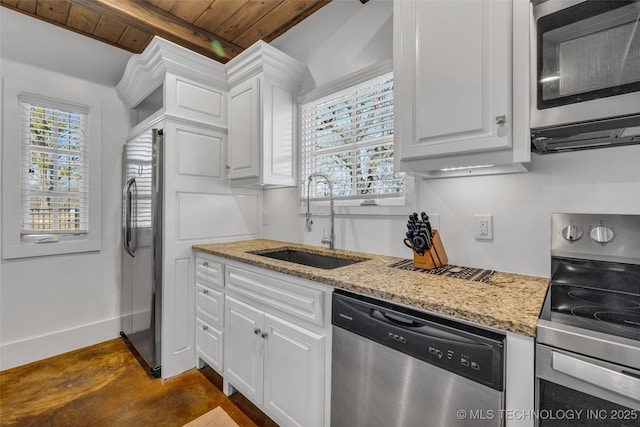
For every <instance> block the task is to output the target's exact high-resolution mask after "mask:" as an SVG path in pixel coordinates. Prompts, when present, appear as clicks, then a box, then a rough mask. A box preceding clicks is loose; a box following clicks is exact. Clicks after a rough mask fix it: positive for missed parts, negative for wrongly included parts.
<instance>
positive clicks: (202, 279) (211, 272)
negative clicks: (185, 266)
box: [196, 253, 224, 287]
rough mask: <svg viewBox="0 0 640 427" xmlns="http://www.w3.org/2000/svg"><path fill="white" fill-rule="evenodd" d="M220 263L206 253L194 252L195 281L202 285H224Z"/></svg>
mask: <svg viewBox="0 0 640 427" xmlns="http://www.w3.org/2000/svg"><path fill="white" fill-rule="evenodd" d="M223 278H224V276H223V266H222V264H220V263H218V262H216V261H213V260H212V259H211V258H209V257H208V256H207V255H206V254H200V253H198V254H196V282H197V283H200V284H203V285H214V286H220V287H222V286H224V281H223Z"/></svg>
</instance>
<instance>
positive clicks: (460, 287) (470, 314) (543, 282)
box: [193, 239, 549, 337]
mask: <svg viewBox="0 0 640 427" xmlns="http://www.w3.org/2000/svg"><path fill="white" fill-rule="evenodd" d="M276 248H277V249H281V248H288V249H302V250H305V251H307V252H314V253H318V254H330V255H334V256H339V257H341V258H351V259H366V261H363V262H359V263H356V264H352V265H348V266H345V267H340V268H336V269H333V270H323V269H320V268H315V267H308V266H305V265H299V264H294V263H290V262H286V261H280V260H276V259H271V258H266V257H263V256H260V255H256V254H253V253H250V252H259V251H268V250H269V249H276ZM193 249H194V250H198V251H202V252H205V253H209V254H212V255H216V256H220V257H223V258H227V259H230V260H235V261H240V262H243V263H246V264H251V265H255V266H258V267H263V268H266V269H269V270H273V271H277V272H280V273H285V274H289V275H291V276H295V277H300V278H303V279H308V280H312V281H315V282H320V283H324V284H327V285H330V286H333V287H336V288H340V289H344V290H347V291H354V292H358V293H361V294H365V295H369V296H372V297H377V298H381V299H385V300H390V301H395V302H398V303H401V304H405V305H409V306H413V307H417V308H422V309H424V310H427V311H431V312H434V313H440V314H444V315H449V316H453V317H456V318H459V319H464V320H468V321H471V322H474V323H478V324H480V325H485V326H489V327H492V328H496V329H501V330H504V331H509V332H514V333H518V334H522V335H527V336H531V337H533V336H535V332H536V322H537V321H538V316H539V314H540V309H541V307H542V303H543V300H544V296H545V292H546V290H547V285H548V283H549V279H547V278H542V277H533V276H525V275H519V274H510V273H503V272H496V273H494V274H493V275H492V276H491V277H490V278H489V280H488V281H487V283H483V282H476V281H470V280H465V279H458V278H452V277H447V276H438V275H434V274H428V273H424V272H419V271H409V270H403V269H399V268H392V267H389V266H390V265H391V264H394V263H396V262H399V261H402V258H396V257H390V256H383V255H375V254H368V253H362V252H353V251H344V250H339V249H335V250H330V249H326V248H323V247H318V246H309V245H301V244H295V243H290V242H280V241H275V240H264V239H261V240H244V241H238V242H229V243H212V244H202V245H194V246H193Z"/></svg>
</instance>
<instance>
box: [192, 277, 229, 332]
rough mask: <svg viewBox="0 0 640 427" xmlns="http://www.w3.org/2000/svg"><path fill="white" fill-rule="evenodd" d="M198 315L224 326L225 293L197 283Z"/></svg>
mask: <svg viewBox="0 0 640 427" xmlns="http://www.w3.org/2000/svg"><path fill="white" fill-rule="evenodd" d="M196 316H198V317H201V318H203V319H204V320H206V321H208V322H209V323H212V324H214V325H216V326H222V325H223V320H224V294H223V293H222V292H218V291H216V290H214V289H211V288H208V287H207V286H203V285H201V284H200V283H196Z"/></svg>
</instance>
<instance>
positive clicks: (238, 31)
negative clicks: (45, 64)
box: [0, 0, 366, 63]
mask: <svg viewBox="0 0 640 427" xmlns="http://www.w3.org/2000/svg"><path fill="white" fill-rule="evenodd" d="M330 1H331V0H262V1H256V0H0V4H1V5H2V6H4V7H7V8H9V9H13V10H16V11H18V12H22V13H24V14H26V15H29V16H32V17H34V18H37V19H40V20H43V21H46V22H49V23H52V24H55V25H58V26H60V27H63V28H66V29H68V30H71V31H74V32H76V33H79V34H82V35H84V36H87V37H91V38H93V39H97V40H100V41H102V42H105V43H108V44H111V45H114V46H117V47H119V48H122V49H124V50H127V51H129V52H133V53H141V52H142V51H143V50H144V49H145V48H146V47H147V45H148V44H149V42H150V41H151V39H152V38H153V37H154V36H156V35H157V36H160V37H162V38H164V39H166V40H169V41H172V42H174V43H176V44H178V45H180V46H183V47H185V48H187V49H190V50H192V51H195V52H198V53H200V54H202V55H204V56H207V57H209V58H212V59H215V60H216V61H219V62H222V63H226V62H227V61H229V60H230V59H232V58H234V57H235V56H237V55H238V54H239V53H241V52H242V51H243V50H245V49H246V48H248V47H249V46H251V45H253V44H254V43H255V42H256V41H258V40H263V41H265V42H270V41H271V40H274V39H275V38H276V37H278V36H280V35H282V34H284V33H285V32H286V31H287V30H289V29H290V28H292V27H293V26H294V25H296V24H298V23H299V22H301V21H302V20H304V19H305V18H307V17H309V16H310V15H312V14H313V13H315V12H317V11H318V10H320V8H322V7H323V6H325V5H326V4H328V3H329V2H330ZM353 1H357V0H353ZM360 1H361V2H362V3H366V0H365V1H362V0H360Z"/></svg>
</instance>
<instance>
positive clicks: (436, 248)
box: [413, 230, 449, 270]
mask: <svg viewBox="0 0 640 427" xmlns="http://www.w3.org/2000/svg"><path fill="white" fill-rule="evenodd" d="M448 262H449V258H447V253H446V252H445V251H444V246H443V245H442V240H440V233H438V230H433V239H431V249H429V250H428V251H424V255H419V254H418V253H417V252H416V251H413V266H414V267H416V268H423V269H425V270H431V269H432V268H436V267H440V266H443V265H445V264H447V263H448Z"/></svg>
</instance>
